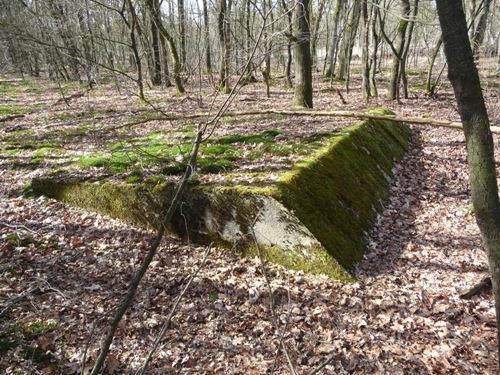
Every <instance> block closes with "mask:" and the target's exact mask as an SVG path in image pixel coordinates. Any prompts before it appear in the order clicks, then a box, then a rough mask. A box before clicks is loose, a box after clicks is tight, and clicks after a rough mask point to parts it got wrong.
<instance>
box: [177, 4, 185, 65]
mask: <svg viewBox="0 0 500 375" xmlns="http://www.w3.org/2000/svg"><path fill="white" fill-rule="evenodd" d="M177 12H178V14H179V38H180V59H181V60H180V63H181V69H182V70H183V71H184V70H185V69H186V12H185V11H184V0H177Z"/></svg>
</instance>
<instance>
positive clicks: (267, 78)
mask: <svg viewBox="0 0 500 375" xmlns="http://www.w3.org/2000/svg"><path fill="white" fill-rule="evenodd" d="M269 1H270V0H263V1H262V10H263V13H264V14H265V15H267V13H268V12H269V11H270V9H271V4H269ZM266 21H267V17H266V18H265V19H264V20H263V22H264V25H266V23H267V22H266ZM272 22H273V17H272V13H271V24H272ZM264 44H265V48H266V56H265V57H264V71H263V72H262V75H263V77H264V82H265V83H266V96H267V97H268V98H270V97H271V93H270V89H271V51H272V46H273V45H272V39H271V37H270V36H269V33H268V31H267V27H265V28H264Z"/></svg>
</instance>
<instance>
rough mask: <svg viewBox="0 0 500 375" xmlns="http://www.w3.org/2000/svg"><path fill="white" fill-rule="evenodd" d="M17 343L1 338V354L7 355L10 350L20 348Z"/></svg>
mask: <svg viewBox="0 0 500 375" xmlns="http://www.w3.org/2000/svg"><path fill="white" fill-rule="evenodd" d="M18 345H19V344H18V342H17V341H13V340H10V339H9V338H7V337H0V353H1V354H4V353H7V352H8V351H9V350H11V349H14V348H17V346H18Z"/></svg>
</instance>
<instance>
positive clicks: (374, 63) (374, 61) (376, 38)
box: [370, 0, 380, 96]
mask: <svg viewBox="0 0 500 375" xmlns="http://www.w3.org/2000/svg"><path fill="white" fill-rule="evenodd" d="M379 12H380V9H379V8H378V0H375V2H374V4H373V6H372V18H371V22H370V24H371V30H372V44H373V48H372V53H371V57H370V83H371V85H370V87H371V95H372V96H378V89H377V80H376V76H377V69H378V46H379V43H380V35H379V34H378V33H377V18H378V13H379Z"/></svg>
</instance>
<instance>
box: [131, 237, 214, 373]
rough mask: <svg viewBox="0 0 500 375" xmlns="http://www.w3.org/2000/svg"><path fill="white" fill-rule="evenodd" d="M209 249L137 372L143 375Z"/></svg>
mask: <svg viewBox="0 0 500 375" xmlns="http://www.w3.org/2000/svg"><path fill="white" fill-rule="evenodd" d="M211 250H212V244H210V245H208V247H207V249H206V250H205V253H204V254H203V259H202V260H201V263H200V265H199V266H198V267H197V268H196V270H195V271H194V272H193V273H192V274H191V276H189V279H188V282H187V283H186V285H185V286H184V288H183V289H182V291H181V293H180V294H179V295H178V296H177V298H176V300H175V302H174V305H173V306H172V308H171V309H170V313H169V314H168V316H167V319H166V320H165V322H164V323H163V326H162V328H161V331H160V333H159V334H158V336H157V337H156V340H155V342H154V344H153V347H152V348H151V350H150V351H149V354H148V356H147V358H146V360H145V361H144V365H143V366H142V369H141V370H140V371H139V372H138V374H140V375H144V374H145V373H146V370H147V368H148V365H149V362H150V361H151V358H153V355H154V353H155V352H156V350H157V349H158V347H159V346H160V343H161V340H163V337H164V336H165V333H166V332H167V330H168V329H169V328H170V323H171V322H172V318H173V317H174V314H175V312H176V310H177V308H178V307H179V304H180V302H181V300H182V297H184V295H185V294H186V292H187V290H188V289H189V287H190V286H191V283H192V282H193V280H194V278H195V277H196V276H197V275H198V273H199V272H200V271H201V269H202V268H203V267H204V266H205V263H206V261H207V259H208V255H209V254H210V251H211Z"/></svg>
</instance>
